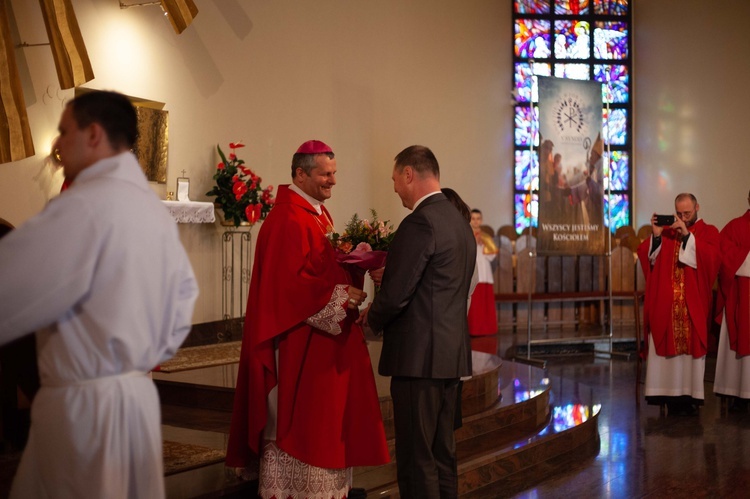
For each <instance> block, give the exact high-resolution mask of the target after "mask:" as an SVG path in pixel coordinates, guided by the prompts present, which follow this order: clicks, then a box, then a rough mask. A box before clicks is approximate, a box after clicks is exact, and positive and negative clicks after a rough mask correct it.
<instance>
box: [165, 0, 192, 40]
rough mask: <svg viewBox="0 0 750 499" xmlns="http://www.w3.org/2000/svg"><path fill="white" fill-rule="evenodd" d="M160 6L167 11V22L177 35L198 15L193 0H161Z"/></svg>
mask: <svg viewBox="0 0 750 499" xmlns="http://www.w3.org/2000/svg"><path fill="white" fill-rule="evenodd" d="M161 6H162V7H163V8H164V10H165V11H166V12H167V14H168V16H167V17H169V22H170V23H172V27H173V28H174V30H175V33H177V34H178V35H179V34H180V33H182V32H183V31H185V29H186V28H187V27H188V26H190V23H192V22H193V19H194V18H195V16H197V15H198V7H196V6H195V4H194V3H193V0H161Z"/></svg>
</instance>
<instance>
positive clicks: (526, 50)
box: [514, 19, 550, 59]
mask: <svg viewBox="0 0 750 499" xmlns="http://www.w3.org/2000/svg"><path fill="white" fill-rule="evenodd" d="M549 27H550V22H549V21H535V20H533V19H528V20H524V19H519V20H518V21H516V27H515V32H516V35H515V41H514V43H515V47H516V56H518V57H524V58H535V59H546V58H547V57H549V56H550V48H549Z"/></svg>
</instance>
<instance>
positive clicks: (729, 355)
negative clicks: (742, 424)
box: [714, 255, 750, 399]
mask: <svg viewBox="0 0 750 499" xmlns="http://www.w3.org/2000/svg"><path fill="white" fill-rule="evenodd" d="M735 275H738V276H742V277H750V255H748V256H747V257H746V258H745V262H744V263H743V264H742V265H741V266H740V268H739V269H737V272H736V273H735ZM714 393H718V394H719V395H732V396H735V397H740V398H743V399H750V355H746V356H744V357H737V352H735V351H733V350H732V349H731V348H730V347H729V331H728V329H727V314H726V311H724V313H722V320H721V333H719V350H718V352H717V354H716V377H715V379H714Z"/></svg>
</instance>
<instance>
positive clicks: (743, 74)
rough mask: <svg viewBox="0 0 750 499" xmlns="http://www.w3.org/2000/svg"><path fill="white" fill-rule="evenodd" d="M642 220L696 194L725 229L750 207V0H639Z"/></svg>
mask: <svg viewBox="0 0 750 499" xmlns="http://www.w3.org/2000/svg"><path fill="white" fill-rule="evenodd" d="M635 4H636V5H635V7H636V8H635V10H634V14H635V19H634V23H635V26H636V28H637V31H636V35H635V57H636V59H635V78H636V84H635V96H636V98H635V113H636V116H635V144H634V145H635V160H636V172H635V179H634V187H635V195H636V207H637V212H636V213H635V221H636V223H637V224H636V226H640V225H641V224H645V223H648V221H649V219H650V218H651V214H652V213H653V212H654V211H656V212H659V213H662V212H663V213H672V212H673V210H674V203H673V201H674V197H675V195H676V194H678V193H680V192H683V191H686V192H692V193H694V194H695V195H696V196H697V198H698V203H699V204H700V206H701V210H700V215H701V216H702V217H703V218H704V219H705V220H706V222H708V223H712V224H715V225H717V226H718V227H719V228H720V229H721V227H723V226H724V224H726V222H728V221H729V220H730V219H732V218H734V217H737V216H739V215H741V214H742V213H743V212H744V211H745V210H746V209H747V207H748V206H747V196H748V190H749V189H750V173H749V170H748V165H746V164H743V163H742V161H743V160H742V157H743V156H742V154H740V152H741V148H742V147H743V144H744V143H745V140H747V139H746V137H745V135H746V132H747V127H746V126H745V124H744V122H745V117H747V116H749V115H750V99H748V98H747V97H746V95H745V94H746V87H747V82H748V81H750V63H749V62H748V54H750V36H748V35H747V25H748V22H750V2H748V1H746V0H726V1H723V2H704V1H700V0H657V1H654V0H651V1H645V0H638V1H636V2H635Z"/></svg>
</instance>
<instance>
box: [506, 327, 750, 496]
mask: <svg viewBox="0 0 750 499" xmlns="http://www.w3.org/2000/svg"><path fill="white" fill-rule="evenodd" d="M512 336H513V335H512V334H510V333H506V335H505V336H503V335H501V336H500V343H501V344H502V343H506V344H508V343H519V342H520V343H523V341H524V340H523V339H520V340H519V338H515V339H513V338H512ZM501 348H502V347H501ZM541 358H544V359H545V360H546V361H547V370H548V373H549V375H550V376H560V377H562V378H569V379H575V380H576V381H578V382H579V383H582V384H584V385H587V386H589V387H591V388H592V389H593V391H594V393H595V394H596V395H597V396H598V399H599V400H600V401H601V404H602V408H601V413H600V415H599V434H600V438H601V445H600V451H599V455H598V456H597V457H596V458H594V459H588V460H583V461H581V462H575V461H572V462H570V463H569V467H568V469H567V470H566V471H564V472H562V473H558V474H556V475H555V476H551V477H541V476H540V477H538V480H539V481H538V483H536V484H531V485H530V487H529V488H528V489H527V490H525V491H524V492H522V493H520V494H518V495H516V496H515V497H519V498H546V497H550V498H557V497H571V498H572V497H606V498H630V497H658V498H662V497H668V498H681V497H686V498H688V497H689V498H704V497H706V498H708V497H710V498H713V497H750V415H749V414H748V412H747V411H746V410H745V411H722V408H721V401H720V399H718V398H717V397H715V396H714V395H713V385H712V383H711V380H712V379H713V370H714V368H715V363H714V361H713V359H711V358H709V359H708V360H707V363H706V379H707V380H708V381H707V382H706V387H705V391H706V400H705V405H704V406H703V407H702V408H701V409H700V411H699V414H698V415H696V416H671V417H670V416H660V412H659V408H658V407H655V406H649V405H646V404H645V401H644V400H643V396H642V392H641V396H640V397H639V398H638V399H637V398H636V392H635V374H636V362H635V360H634V359H631V360H623V359H622V357H612V358H610V357H609V356H605V355H601V356H600V355H595V354H593V353H589V354H585V355H571V356H557V357H541ZM644 368H645V366H644ZM499 496H500V495H499Z"/></svg>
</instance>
